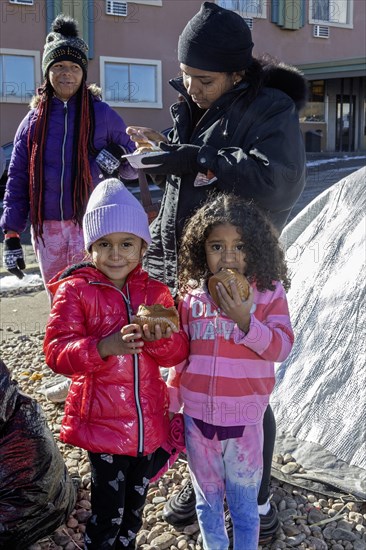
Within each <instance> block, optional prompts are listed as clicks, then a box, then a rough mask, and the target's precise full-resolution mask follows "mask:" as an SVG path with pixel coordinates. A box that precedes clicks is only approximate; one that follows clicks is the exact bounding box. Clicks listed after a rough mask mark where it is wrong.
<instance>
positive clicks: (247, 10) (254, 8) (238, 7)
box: [217, 0, 267, 18]
mask: <svg viewBox="0 0 366 550" xmlns="http://www.w3.org/2000/svg"><path fill="white" fill-rule="evenodd" d="M217 4H218V5H219V6H221V7H222V8H226V9H227V10H232V11H236V12H237V13H238V14H239V15H241V16H242V17H262V18H265V17H266V16H267V0H218V2H217Z"/></svg>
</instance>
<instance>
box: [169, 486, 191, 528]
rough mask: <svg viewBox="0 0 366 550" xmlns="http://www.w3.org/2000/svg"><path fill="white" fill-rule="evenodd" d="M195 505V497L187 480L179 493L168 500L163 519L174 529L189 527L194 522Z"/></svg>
mask: <svg viewBox="0 0 366 550" xmlns="http://www.w3.org/2000/svg"><path fill="white" fill-rule="evenodd" d="M195 505H196V496H195V494H194V489H193V485H192V482H191V480H190V479H189V480H188V481H187V483H186V484H185V485H183V487H182V489H181V490H180V491H179V493H178V494H176V495H174V496H173V497H172V498H171V499H170V500H168V502H167V503H166V505H165V507H164V510H163V518H164V519H165V521H167V522H168V523H170V524H171V525H174V527H184V526H185V525H190V524H191V523H193V522H194V521H195V520H196V508H195Z"/></svg>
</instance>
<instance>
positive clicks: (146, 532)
mask: <svg viewBox="0 0 366 550" xmlns="http://www.w3.org/2000/svg"><path fill="white" fill-rule="evenodd" d="M42 342H43V333H42V332H34V333H31V334H26V335H25V334H21V332H20V331H16V330H14V329H12V328H11V327H7V328H6V329H2V332H0V354H1V357H2V359H3V361H4V362H5V364H6V365H7V367H8V368H9V369H10V371H11V374H12V378H13V379H15V380H17V381H18V383H19V386H20V388H21V390H22V391H24V392H25V393H27V394H28V395H30V396H32V397H34V398H35V399H37V401H38V402H39V403H40V404H41V406H42V408H43V410H44V412H45V414H46V417H47V419H48V423H49V426H50V428H51V430H52V432H53V434H54V437H55V439H56V441H58V435H59V432H60V425H61V420H62V415H63V405H54V404H52V403H50V402H49V401H47V399H46V398H45V397H44V395H43V394H41V393H39V392H38V390H39V389H40V388H41V387H42V386H43V385H44V384H45V383H47V381H50V380H51V378H52V376H53V374H52V372H51V371H50V369H48V368H47V367H46V365H45V363H44V357H43V353H42ZM58 445H59V448H60V450H61V452H62V454H63V456H64V460H65V462H66V464H67V466H68V469H69V472H70V474H72V475H78V476H80V479H81V484H80V489H79V492H78V499H77V503H76V506H75V509H74V511H73V513H72V514H71V516H70V518H69V519H68V521H67V524H65V525H62V526H61V527H59V528H58V529H57V530H56V531H55V532H54V533H52V534H50V536H49V537H47V538H45V539H43V540H41V541H39V542H38V543H37V544H33V545H32V546H30V547H29V550H74V549H82V548H84V546H83V533H84V531H85V524H86V521H87V518H88V517H89V515H90V513H91V512H90V494H89V489H90V469H89V465H88V460H87V457H86V453H85V451H83V450H81V449H79V448H75V447H71V446H69V445H65V444H63V443H60V442H59V441H58ZM274 460H276V461H277V462H279V463H280V464H283V469H284V470H286V471H287V473H291V472H294V471H299V469H301V465H299V464H296V463H295V461H294V459H293V458H292V457H291V456H290V455H285V456H280V455H277V456H275V457H274ZM188 477H189V474H188V472H187V465H186V462H185V461H184V460H183V459H179V460H178V461H177V462H176V463H175V465H174V466H173V467H172V468H171V469H170V470H169V471H168V473H167V474H166V475H165V476H164V477H163V478H162V479H161V480H160V481H159V482H157V483H155V484H152V485H151V487H150V490H149V494H148V499H147V503H146V507H145V511H144V524H143V528H142V530H141V531H140V533H139V535H138V545H137V548H138V549H139V550H159V549H160V550H163V549H168V550H186V549H187V550H201V546H200V544H199V543H198V542H197V537H198V534H199V529H198V525H197V523H194V524H192V525H189V526H187V527H186V528H184V529H183V530H182V531H177V530H175V529H174V528H173V527H171V526H170V525H168V524H167V523H166V522H164V521H163V519H162V510H163V507H164V504H165V502H166V501H167V500H168V499H169V498H170V497H171V496H172V495H173V494H175V493H177V492H178V491H179V490H180V488H181V486H182V484H183V483H184V482H185V480H186V479H187V478H188ZM272 489H273V497H272V499H273V502H274V503H275V505H276V507H277V509H278V512H279V518H280V522H281V526H280V528H279V530H278V532H277V536H276V541H275V542H273V543H272V545H271V546H263V547H260V548H262V550H274V549H286V548H298V549H305V548H309V549H313V550H327V549H331V550H366V505H365V503H364V504H360V503H355V502H353V501H346V500H343V499H341V498H328V497H326V496H322V495H319V494H315V493H314V494H312V493H309V491H307V490H303V489H299V488H296V487H294V486H292V485H290V484H287V483H282V482H279V481H277V480H275V479H273V481H272ZM210 550H215V549H214V548H212V549H210ZM243 550H252V549H243Z"/></svg>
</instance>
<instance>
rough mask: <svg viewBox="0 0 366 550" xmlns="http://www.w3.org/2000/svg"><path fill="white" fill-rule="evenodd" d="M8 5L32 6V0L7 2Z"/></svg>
mask: <svg viewBox="0 0 366 550" xmlns="http://www.w3.org/2000/svg"><path fill="white" fill-rule="evenodd" d="M9 4H15V5H16V6H34V0H9Z"/></svg>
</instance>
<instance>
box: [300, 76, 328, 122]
mask: <svg viewBox="0 0 366 550" xmlns="http://www.w3.org/2000/svg"><path fill="white" fill-rule="evenodd" d="M300 120H301V122H324V121H325V82H324V80H312V81H311V82H310V83H309V100H308V102H307V104H306V107H305V108H304V109H303V110H302V111H301V115H300Z"/></svg>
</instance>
